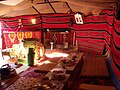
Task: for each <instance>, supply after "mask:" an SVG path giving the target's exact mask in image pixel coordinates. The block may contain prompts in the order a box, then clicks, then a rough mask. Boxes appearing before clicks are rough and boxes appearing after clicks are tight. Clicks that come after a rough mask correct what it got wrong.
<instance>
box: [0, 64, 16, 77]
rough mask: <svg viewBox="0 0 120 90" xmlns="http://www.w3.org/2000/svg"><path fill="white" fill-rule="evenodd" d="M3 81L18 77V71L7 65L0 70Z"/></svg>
mask: <svg viewBox="0 0 120 90" xmlns="http://www.w3.org/2000/svg"><path fill="white" fill-rule="evenodd" d="M0 75H1V79H6V78H9V77H14V76H15V75H17V73H16V70H15V69H13V68H11V67H10V65H9V64H5V65H3V66H2V67H1V68H0Z"/></svg>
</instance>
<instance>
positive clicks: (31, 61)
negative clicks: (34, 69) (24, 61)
mask: <svg viewBox="0 0 120 90" xmlns="http://www.w3.org/2000/svg"><path fill="white" fill-rule="evenodd" d="M34 54H35V53H34V50H33V48H29V51H28V66H34Z"/></svg>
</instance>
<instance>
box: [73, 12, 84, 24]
mask: <svg viewBox="0 0 120 90" xmlns="http://www.w3.org/2000/svg"><path fill="white" fill-rule="evenodd" d="M74 16H75V21H76V23H77V24H83V20H82V15H81V14H78V13H76V14H75V15H74Z"/></svg>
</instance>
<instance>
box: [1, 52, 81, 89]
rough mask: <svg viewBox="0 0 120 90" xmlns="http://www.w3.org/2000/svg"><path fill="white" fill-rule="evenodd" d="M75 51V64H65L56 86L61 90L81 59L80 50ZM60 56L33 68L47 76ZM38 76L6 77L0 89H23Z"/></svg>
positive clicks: (36, 79)
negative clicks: (62, 78)
mask: <svg viewBox="0 0 120 90" xmlns="http://www.w3.org/2000/svg"><path fill="white" fill-rule="evenodd" d="M66 53H72V52H71V51H70V52H69V51H67V52H66ZM76 53H77V58H76V62H75V64H74V65H73V66H65V68H66V70H67V74H66V75H65V76H66V78H65V79H64V80H62V81H61V82H60V85H59V87H56V88H57V90H62V89H63V88H64V87H67V86H68V82H69V81H68V80H70V78H72V77H73V73H75V72H76V73H77V72H78V70H77V68H78V67H79V64H80V63H81V61H82V57H83V53H80V52H76ZM60 58H61V57H60ZM60 58H47V59H45V60H47V61H50V62H51V63H49V64H42V65H37V66H35V67H33V68H35V69H38V70H39V71H40V72H41V73H43V72H45V73H47V74H46V75H45V76H49V74H50V73H49V72H50V70H51V69H53V68H54V67H55V66H56V65H57V64H58V60H60ZM25 72H26V71H25ZM40 72H39V73H40ZM71 75H72V76H71ZM74 76H75V75H74ZM75 77H76V76H75ZM75 77H73V79H75ZM40 78H41V77H39V78H34V77H24V76H21V75H18V76H16V77H13V78H10V79H7V80H2V85H1V86H0V89H1V90H13V88H15V90H17V89H18V90H19V88H20V87H22V86H24V87H22V88H21V89H22V90H24V89H23V88H28V87H32V86H34V85H35V84H38V83H39V80H40ZM26 80H27V81H26ZM21 81H23V82H21ZM29 81H30V82H29ZM55 81H56V80H52V82H55ZM26 83H27V84H26ZM16 85H18V86H19V87H17V86H16ZM20 85H21V86H20ZM65 85H66V86H65ZM56 88H55V89H53V90H56Z"/></svg>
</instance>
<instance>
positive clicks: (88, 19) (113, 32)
mask: <svg viewBox="0 0 120 90" xmlns="http://www.w3.org/2000/svg"><path fill="white" fill-rule="evenodd" d="M114 15H115V11H114V10H103V11H102V12H101V14H100V15H99V16H93V15H92V14H90V15H87V16H84V15H83V14H82V16H83V21H84V23H83V24H76V23H75V20H74V13H71V14H46V15H33V16H32V15H31V16H19V17H15V18H2V19H1V21H2V24H3V28H2V30H3V33H4V35H3V36H4V40H5V42H6V43H7V44H8V42H9V43H10V42H11V41H10V39H9V40H8V41H6V40H7V39H6V38H8V37H9V36H10V33H9V32H15V35H17V32H18V31H19V32H24V33H25V32H33V31H36V32H39V34H40V33H41V32H42V29H43V28H70V29H71V30H72V31H71V33H70V38H69V40H70V44H73V37H74V32H75V38H76V40H77V41H78V47H79V48H80V49H81V50H83V51H84V50H88V49H90V48H93V52H94V53H95V54H102V51H103V49H104V46H106V47H107V49H109V50H110V51H111V55H113V63H112V65H113V68H114V71H115V73H116V75H117V76H118V77H119V80H120V56H119V55H120V29H119V28H120V21H118V20H116V19H115V17H114ZM31 18H36V19H37V21H36V24H31ZM8 33H9V34H8ZM11 34H12V33H11ZM20 35H21V34H20ZM11 36H13V35H11ZM24 36H25V34H24ZM16 37H17V36H16ZM38 37H40V38H41V34H40V36H38ZM76 40H75V41H76ZM60 41H61V40H60ZM15 42H16V43H17V42H19V38H18V39H16V40H15ZM74 43H75V42H74ZM83 46H84V47H83Z"/></svg>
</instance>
